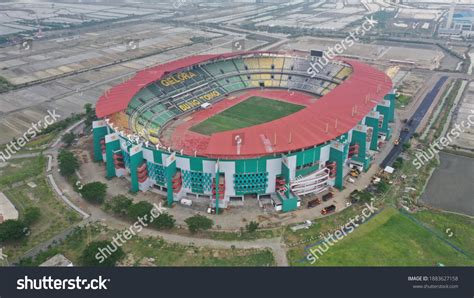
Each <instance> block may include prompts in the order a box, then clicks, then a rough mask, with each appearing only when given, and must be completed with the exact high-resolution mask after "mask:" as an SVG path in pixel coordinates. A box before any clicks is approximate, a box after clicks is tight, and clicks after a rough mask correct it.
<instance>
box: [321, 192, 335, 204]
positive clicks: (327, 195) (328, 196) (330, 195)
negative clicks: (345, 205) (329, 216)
mask: <svg viewBox="0 0 474 298" xmlns="http://www.w3.org/2000/svg"><path fill="white" fill-rule="evenodd" d="M333 197H334V194H333V193H332V192H328V193H327V194H325V195H323V201H324V202H327V201H329V200H330V199H332V198H333Z"/></svg>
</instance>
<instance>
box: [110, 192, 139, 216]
mask: <svg viewBox="0 0 474 298" xmlns="http://www.w3.org/2000/svg"><path fill="white" fill-rule="evenodd" d="M132 204H133V201H132V199H130V198H128V197H127V196H124V195H118V196H115V197H113V198H112V199H111V200H110V201H109V202H107V207H108V208H110V210H112V212H113V213H115V214H118V215H120V216H125V215H127V210H128V208H130V206H131V205H132Z"/></svg>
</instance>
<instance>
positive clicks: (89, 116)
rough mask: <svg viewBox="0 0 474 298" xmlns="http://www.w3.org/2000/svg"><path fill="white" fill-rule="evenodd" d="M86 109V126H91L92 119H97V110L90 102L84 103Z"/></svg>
mask: <svg viewBox="0 0 474 298" xmlns="http://www.w3.org/2000/svg"><path fill="white" fill-rule="evenodd" d="M84 110H85V114H86V120H85V121H84V123H85V125H86V126H91V125H92V121H94V120H96V119H97V117H96V115H95V110H94V108H93V107H92V105H91V104H90V103H86V104H85V105H84Z"/></svg>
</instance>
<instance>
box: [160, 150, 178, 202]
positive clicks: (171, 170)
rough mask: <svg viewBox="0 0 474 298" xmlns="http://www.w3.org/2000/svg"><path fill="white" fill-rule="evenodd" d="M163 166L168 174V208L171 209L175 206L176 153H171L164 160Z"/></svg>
mask: <svg viewBox="0 0 474 298" xmlns="http://www.w3.org/2000/svg"><path fill="white" fill-rule="evenodd" d="M163 165H164V166H165V173H166V188H167V200H168V207H171V205H172V204H173V200H174V196H173V177H174V175H175V174H176V171H177V170H176V153H175V152H173V153H171V154H170V155H169V156H168V157H166V159H165V160H164V163H163Z"/></svg>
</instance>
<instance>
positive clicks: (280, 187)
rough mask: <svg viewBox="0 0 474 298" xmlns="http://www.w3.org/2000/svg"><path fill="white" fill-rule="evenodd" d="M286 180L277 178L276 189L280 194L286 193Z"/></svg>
mask: <svg viewBox="0 0 474 298" xmlns="http://www.w3.org/2000/svg"><path fill="white" fill-rule="evenodd" d="M285 185H286V180H285V178H283V177H277V178H276V181H275V188H276V190H277V191H279V192H284V191H286V189H285V188H286V186H285Z"/></svg>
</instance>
